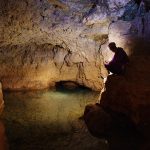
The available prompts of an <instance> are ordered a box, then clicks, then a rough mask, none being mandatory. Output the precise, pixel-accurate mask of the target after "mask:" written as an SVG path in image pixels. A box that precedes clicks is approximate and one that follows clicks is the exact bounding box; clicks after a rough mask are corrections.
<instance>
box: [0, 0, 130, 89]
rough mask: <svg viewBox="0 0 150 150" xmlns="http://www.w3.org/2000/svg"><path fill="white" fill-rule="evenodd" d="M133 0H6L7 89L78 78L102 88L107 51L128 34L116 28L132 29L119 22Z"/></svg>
mask: <svg viewBox="0 0 150 150" xmlns="http://www.w3.org/2000/svg"><path fill="white" fill-rule="evenodd" d="M130 1H131V0H123V1H121V0H109V1H107V2H106V1H91V0H87V1H78V2H77V1H75V0H66V1H62V0H52V1H50V0H49V1H48V0H45V1H40V0H33V1H30V0H27V1H20V0H16V1H13V0H9V1H5V0H0V9H1V12H0V20H1V24H0V27H1V28H0V29H1V30H0V52H1V53H0V58H1V59H0V66H1V67H0V79H1V81H2V82H3V88H4V89H12V90H13V89H40V88H47V87H51V86H55V83H56V82H59V81H73V82H76V83H77V84H80V85H83V86H86V87H89V88H91V89H93V90H96V91H100V90H101V89H102V88H103V79H101V78H100V76H107V73H106V70H105V68H104V65H103V57H105V56H102V55H101V54H102V53H101V52H102V51H103V49H105V48H104V46H106V45H107V44H108V40H110V41H111V38H113V40H116V41H117V38H119V39H124V35H123V37H121V38H120V37H118V36H117V35H118V33H120V32H119V31H118V32H117V33H116V35H115V33H114V31H116V30H114V29H117V27H118V25H119V26H120V27H122V29H123V28H124V26H125V32H124V33H126V31H127V29H128V27H130V22H129V23H128V22H123V23H121V21H119V22H118V21H117V20H118V19H119V18H120V17H121V16H122V15H123V13H124V11H125V9H124V7H125V6H126V5H127V4H128V3H129V2H130ZM114 21H116V22H115V23H114V24H113V23H112V22H114ZM123 24H124V26H123ZM110 25H111V26H110ZM112 27H113V28H112ZM111 31H112V32H113V33H112V32H111ZM114 35H115V36H114ZM126 39H127V38H125V40H126ZM128 41H130V40H128ZM124 42H125V41H122V42H120V43H121V45H118V46H122V45H124ZM117 44H119V42H118V41H117ZM128 47H129V46H127V48H126V47H125V50H128ZM129 51H130V50H129ZM108 55H110V54H108ZM6 60H9V61H6ZM8 72H9V73H8Z"/></svg>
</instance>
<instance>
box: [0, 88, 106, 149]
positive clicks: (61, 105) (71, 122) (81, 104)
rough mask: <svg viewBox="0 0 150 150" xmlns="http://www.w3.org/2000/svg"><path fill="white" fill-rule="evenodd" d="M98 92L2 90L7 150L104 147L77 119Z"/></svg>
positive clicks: (104, 142)
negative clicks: (4, 91)
mask: <svg viewBox="0 0 150 150" xmlns="http://www.w3.org/2000/svg"><path fill="white" fill-rule="evenodd" d="M98 96H99V93H95V92H91V91H89V90H79V91H76V92H75V91H71V92H69V91H67V92H66V91H63V92H62V91H38V92H9V93H8V92H7V93H4V99H5V109H4V112H3V115H2V116H3V118H4V123H5V127H6V134H7V137H8V142H9V148H10V149H11V150H34V149H36V150H41V149H43V150H49V149H50V150H53V149H56V150H57V149H59V150H61V149H63V150H70V149H72V150H73V149H74V150H76V149H79V150H80V149H82V150H87V149H94V150H97V149H99V148H101V149H103V150H106V149H108V145H107V143H106V141H105V140H103V139H102V140H100V139H97V138H94V137H92V136H91V135H90V134H89V132H88V131H87V129H86V127H85V124H84V122H83V121H82V120H80V119H79V117H80V116H82V114H83V111H84V108H85V105H87V104H88V103H95V102H96V101H97V98H98Z"/></svg>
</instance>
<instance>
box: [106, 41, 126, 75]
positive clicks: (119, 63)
mask: <svg viewBox="0 0 150 150" xmlns="http://www.w3.org/2000/svg"><path fill="white" fill-rule="evenodd" d="M109 48H110V50H111V51H113V52H114V53H115V55H114V57H113V59H112V60H111V61H110V62H109V63H107V64H105V67H106V68H107V70H109V71H110V72H112V73H115V74H119V75H121V74H124V72H125V66H126V64H127V63H128V62H129V59H128V56H127V54H126V52H125V51H124V50H123V49H122V48H120V47H116V44H115V43H113V42H112V43H110V44H109Z"/></svg>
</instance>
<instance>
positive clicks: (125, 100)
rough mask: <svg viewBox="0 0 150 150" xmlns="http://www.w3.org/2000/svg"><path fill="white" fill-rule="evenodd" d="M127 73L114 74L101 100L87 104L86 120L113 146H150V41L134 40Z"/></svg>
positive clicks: (137, 149)
mask: <svg viewBox="0 0 150 150" xmlns="http://www.w3.org/2000/svg"><path fill="white" fill-rule="evenodd" d="M133 43H134V44H133V47H132V49H133V52H132V55H131V56H130V58H129V59H130V62H129V64H128V66H127V70H126V73H125V74H124V75H115V74H113V75H110V76H109V77H108V79H107V81H106V83H105V88H106V89H105V91H104V92H103V93H102V96H101V100H100V104H95V105H93V104H91V105H87V106H86V108H85V112H84V120H85V123H86V125H87V127H88V130H89V131H90V133H91V134H92V135H93V136H96V137H98V138H105V139H107V140H108V143H109V149H110V150H149V149H150V144H149V143H150V118H149V116H150V76H149V75H150V69H149V66H150V62H149V60H150V51H149V49H150V44H149V41H148V40H146V39H144V38H143V39H142V38H139V39H135V40H134V41H133Z"/></svg>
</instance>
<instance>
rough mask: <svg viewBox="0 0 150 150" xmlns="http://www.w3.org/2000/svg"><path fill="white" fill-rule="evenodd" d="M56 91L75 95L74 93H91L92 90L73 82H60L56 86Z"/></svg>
mask: <svg viewBox="0 0 150 150" xmlns="http://www.w3.org/2000/svg"><path fill="white" fill-rule="evenodd" d="M55 87H56V91H60V92H65V93H68V92H69V93H73V92H88V91H89V92H90V91H92V90H91V89H90V88H87V87H85V86H83V85H79V84H77V83H76V82H73V81H60V82H56V84H55Z"/></svg>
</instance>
